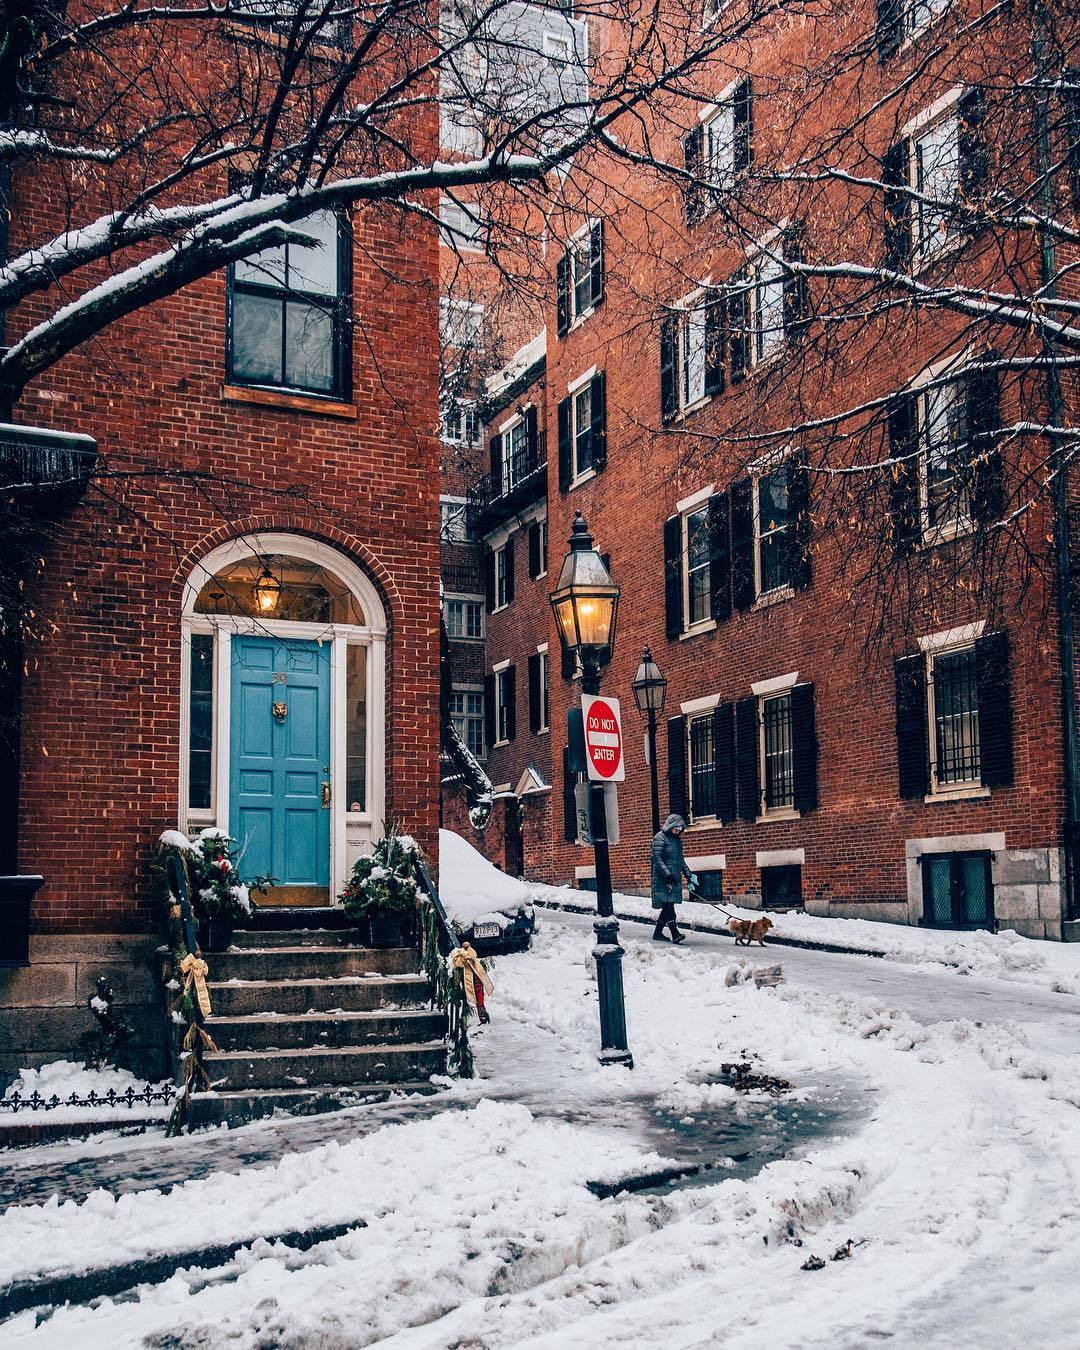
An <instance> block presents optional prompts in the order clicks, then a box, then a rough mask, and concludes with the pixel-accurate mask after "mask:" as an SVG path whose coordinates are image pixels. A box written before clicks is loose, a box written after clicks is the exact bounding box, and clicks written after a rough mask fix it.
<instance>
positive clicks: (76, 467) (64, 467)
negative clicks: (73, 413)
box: [0, 422, 98, 516]
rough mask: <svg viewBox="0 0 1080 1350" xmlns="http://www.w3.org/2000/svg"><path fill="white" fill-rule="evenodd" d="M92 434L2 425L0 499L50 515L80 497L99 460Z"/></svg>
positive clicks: (16, 507)
mask: <svg viewBox="0 0 1080 1350" xmlns="http://www.w3.org/2000/svg"><path fill="white" fill-rule="evenodd" d="M97 457H98V452H97V442H96V441H95V440H94V438H93V437H92V436H83V435H79V434H77V433H72V432H67V431H54V430H52V429H51V428H50V427H26V426H17V425H15V424H14V423H10V422H2V423H0V499H2V500H3V503H4V506H5V507H6V508H7V509H8V510H11V511H15V512H18V513H19V514H20V515H23V516H26V515H30V516H38V515H42V516H50V515H56V514H58V513H60V512H63V511H66V510H68V509H70V508H71V507H72V506H74V505H75V503H76V502H78V501H80V500H81V499H82V497H83V495H84V493H85V492H86V488H87V485H88V484H89V482H90V475H91V474H92V473H93V471H94V466H95V465H96V464H97Z"/></svg>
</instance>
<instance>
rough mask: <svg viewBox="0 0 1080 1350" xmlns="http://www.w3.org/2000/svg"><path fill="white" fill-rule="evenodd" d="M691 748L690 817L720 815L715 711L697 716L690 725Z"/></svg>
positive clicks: (695, 818)
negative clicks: (717, 812) (714, 739)
mask: <svg viewBox="0 0 1080 1350" xmlns="http://www.w3.org/2000/svg"><path fill="white" fill-rule="evenodd" d="M688 733H689V751H690V801H689V806H690V817H691V819H692V820H700V819H702V817H704V816H715V815H716V759H715V750H714V747H713V719H712V713H709V714H708V715H707V716H705V717H694V718H692V719H691V721H690V723H689V727H688Z"/></svg>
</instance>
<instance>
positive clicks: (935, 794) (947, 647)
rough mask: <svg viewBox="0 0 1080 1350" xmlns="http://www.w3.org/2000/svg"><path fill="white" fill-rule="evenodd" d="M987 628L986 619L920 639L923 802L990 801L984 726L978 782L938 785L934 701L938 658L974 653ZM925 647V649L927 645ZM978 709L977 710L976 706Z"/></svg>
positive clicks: (967, 780)
mask: <svg viewBox="0 0 1080 1350" xmlns="http://www.w3.org/2000/svg"><path fill="white" fill-rule="evenodd" d="M985 625H986V621H985V619H980V620H979V621H978V622H976V623H969V624H963V625H962V626H961V627H959V628H950V629H948V630H947V631H945V632H942V633H933V634H931V635H930V636H929V637H925V638H920V639H919V649H920V651H921V652H922V653H923V660H924V662H925V668H926V748H927V752H928V753H927V758H928V759H929V761H930V791H929V792H927V793H926V795H925V796H924V798H923V801H924V802H926V803H928V804H929V803H932V802H954V801H958V800H965V799H966V800H972V799H975V798H979V799H982V798H987V797H989V796H990V795H991V793H990V789H989V788H988V787H985V786H984V785H983V782H982V763H981V761H982V753H981V752H982V746H981V738H982V724H981V722H980V725H979V735H980V773H979V781H978V782H976V781H975V780H974V779H973V778H972V779H965V780H964V781H963V782H960V783H939V782H938V776H937V707H936V704H935V701H934V660H935V658H936V657H938V656H944V655H948V654H949V653H951V652H962V651H974V649H975V640H976V638H979V637H981V636H982V631H983V628H984V627H985ZM924 644H926V645H924ZM976 706H978V705H977V704H976Z"/></svg>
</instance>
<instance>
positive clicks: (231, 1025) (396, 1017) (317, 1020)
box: [206, 1008, 446, 1050]
mask: <svg viewBox="0 0 1080 1350" xmlns="http://www.w3.org/2000/svg"><path fill="white" fill-rule="evenodd" d="M206 1029H207V1031H208V1032H209V1033H210V1035H211V1036H212V1037H213V1040H214V1044H215V1045H216V1046H217V1047H218V1049H219V1050H275V1049H277V1050H297V1049H302V1048H304V1047H309V1048H311V1047H322V1048H326V1047H327V1046H343V1045H365V1044H372V1043H373V1044H383V1045H393V1044H399V1043H402V1042H412V1043H416V1042H418V1041H436V1040H440V1039H441V1038H442V1037H443V1036H445V1034H446V1017H445V1015H444V1014H443V1013H440V1012H433V1011H431V1010H429V1009H427V1008H394V1009H381V1008H380V1009H375V1010H373V1011H370V1012H367V1011H364V1012H335V1013H326V1012H321V1013H298V1014H296V1015H293V1016H286V1017H282V1016H281V1015H280V1014H278V1013H267V1012H260V1013H248V1014H247V1015H244V1016H239V1017H218V1016H216V1015H215V1016H212V1017H209V1018H207V1020H206Z"/></svg>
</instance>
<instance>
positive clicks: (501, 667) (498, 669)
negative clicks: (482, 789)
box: [489, 657, 513, 789]
mask: <svg viewBox="0 0 1080 1350" xmlns="http://www.w3.org/2000/svg"><path fill="white" fill-rule="evenodd" d="M512 665H513V662H512V661H511V660H510V659H509V657H508V658H507V659H506V660H505V661H499V662H498V663H497V664H496V665H494V666H492V667H491V673H492V675H493V676H494V678H495V691H494V692H495V709H494V712H495V741H494V744H493V745H491V746H490V747H489V748H490V749H492V750H497V749H501V748H502V747H503V746H504V745H509V744H510V738H509V736H503V735H502V734H501V732H502V728H501V727H500V725H499V723H500V721H501V720H502V719H501V718H500V716H499V712H500V708H501V704H500V700H499V693H500V680H499V676H500V675H505V674H506V672H507V671H508V670H509V669H510V667H511V666H512ZM509 787H510V784H509V783H507V784H506V788H507V789H509Z"/></svg>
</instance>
